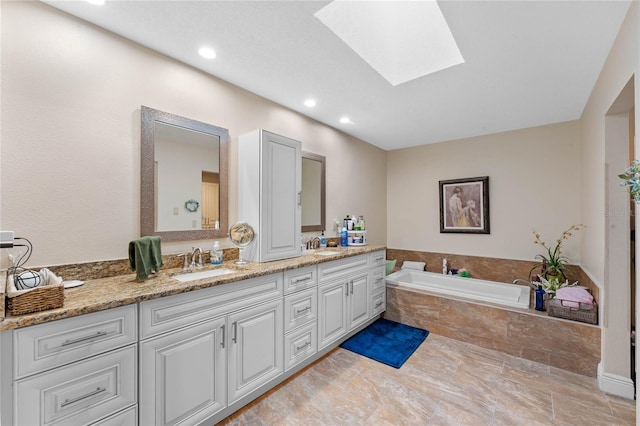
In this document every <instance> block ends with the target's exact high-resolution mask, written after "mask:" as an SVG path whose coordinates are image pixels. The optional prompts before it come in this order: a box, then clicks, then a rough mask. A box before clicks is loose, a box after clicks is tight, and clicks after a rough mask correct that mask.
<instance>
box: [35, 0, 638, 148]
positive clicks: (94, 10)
mask: <svg viewBox="0 0 640 426" xmlns="http://www.w3.org/2000/svg"><path fill="white" fill-rule="evenodd" d="M45 2H46V3H48V4H50V5H52V6H54V7H56V8H59V9H61V10H64V11H66V12H68V13H70V14H72V15H75V16H78V17H80V18H82V19H85V20H87V21H89V22H92V23H94V24H96V25H98V26H100V27H103V28H106V29H108V30H110V31H113V32H114V33H117V34H120V35H122V36H123V37H126V38H128V39H131V40H133V41H135V42H138V43H140V44H142V45H145V46H147V47H149V48H151V49H154V50H157V51H159V52H161V53H164V54H166V55H168V56H170V57H173V58H175V59H178V60H180V61H182V62H184V63H187V64H189V65H192V66H194V67H196V68H198V69H201V70H203V71H205V72H208V73H210V74H212V75H214V76H216V77H219V78H221V79H223V80H226V81H229V82H231V83H233V84H235V85H237V86H240V87H242V88H245V89H247V90H249V91H251V92H254V93H257V94H259V95H261V96H263V97H265V98H267V99H270V100H273V101H274V102H277V103H279V104H281V105H284V106H286V107H288V108H291V109H293V110H296V111H298V112H300V113H302V114H305V115H307V116H309V117H312V118H314V119H316V120H318V121H321V122H323V123H326V124H327V125H329V126H332V127H335V128H337V129H340V130H342V131H344V132H346V133H348V134H351V135H353V136H355V137H357V138H360V139H362V140H364V141H366V142H369V143H371V144H373V145H376V146H378V147H380V148H382V149H385V150H392V149H398V148H404V147H410V146H416V145H423V144H429V143H435V142H442V141H447V140H452V139H458V138H464V137H471V136H478V135H484V134H491V133H496V132H501V131H507V130H513V129H520V128H526V127H532V126H538V125H544V124H550V123H556V122H562V121H567V120H575V119H578V118H580V116H581V114H582V111H583V109H584V106H585V103H586V101H587V99H588V97H589V95H590V93H591V90H592V89H593V86H594V84H595V82H596V79H597V77H598V74H599V73H600V70H601V69H602V65H603V64H604V62H605V59H606V57H607V54H608V52H609V50H610V48H611V46H612V44H613V41H614V39H615V37H616V35H617V33H618V31H619V29H620V26H621V24H622V21H623V19H624V17H625V14H626V12H627V9H628V7H629V4H630V0H625V1H613V0H600V1H576V0H567V1H544V0H538V1H515V0H511V1H485V0H476V1H439V4H440V8H441V10H442V13H443V14H444V17H445V19H446V20H447V22H448V23H449V26H450V28H451V32H452V33H453V36H454V38H455V40H456V42H457V44H458V47H459V49H460V52H461V53H462V56H463V58H464V61H465V62H464V63H463V64H460V65H456V66H453V67H451V68H447V69H445V70H442V71H439V72H436V73H434V74H430V75H426V76H424V77H420V78H417V79H415V80H411V81H409V82H406V83H403V84H400V85H397V86H395V87H394V86H392V85H391V84H390V83H389V82H388V81H386V80H385V79H384V78H383V77H381V76H380V74H378V73H377V72H376V71H375V70H374V69H373V68H371V67H370V66H369V65H367V63H366V62H364V60H363V59H362V58H361V57H360V56H358V54H356V53H355V52H354V51H352V50H351V49H349V48H348V47H347V45H346V44H344V43H343V42H342V41H341V40H340V39H339V38H338V37H337V36H336V35H335V34H334V33H332V32H331V30H329V29H328V28H327V27H326V26H325V25H323V24H322V23H321V22H320V21H319V19H318V18H316V17H315V16H314V14H315V13H316V12H317V11H318V10H320V9H322V8H323V7H324V6H325V5H327V4H328V3H329V2H327V1H269V0H262V1H191V0H178V1H152V0H151V1H112V0H107V3H106V4H105V5H104V6H95V5H92V4H89V3H87V2H85V1H81V0H78V1H75V0H71V1H70V0H66V1H59V0H57V1H49V0H46V1H45ZM399 24H400V25H401V23H399ZM202 45H209V46H210V47H212V48H213V49H214V50H215V51H216V53H217V57H216V58H215V59H213V60H207V59H204V58H201V57H200V56H199V55H198V54H197V51H198V49H199V48H200V47H201V46H202ZM308 97H313V98H315V99H316V100H317V105H316V106H315V107H314V108H307V107H305V106H304V105H303V101H304V100H305V99H306V98H308ZM343 115H347V116H349V117H350V119H351V120H352V123H348V124H341V123H340V122H339V121H338V120H339V118H340V117H341V116H343Z"/></svg>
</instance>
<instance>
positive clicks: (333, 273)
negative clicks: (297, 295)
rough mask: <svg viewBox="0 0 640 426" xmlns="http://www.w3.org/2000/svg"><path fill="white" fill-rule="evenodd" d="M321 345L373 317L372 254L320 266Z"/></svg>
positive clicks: (319, 332) (319, 337) (330, 341)
mask: <svg viewBox="0 0 640 426" xmlns="http://www.w3.org/2000/svg"><path fill="white" fill-rule="evenodd" d="M318 277H319V279H320V282H319V284H318V303H319V318H320V322H319V325H318V340H319V342H318V346H319V348H320V349H323V348H325V347H327V346H329V345H331V344H332V343H333V342H335V341H336V340H338V339H340V338H341V337H342V336H344V335H345V334H346V333H348V332H349V331H350V330H353V329H354V328H356V327H358V326H359V325H361V324H363V323H365V322H367V320H369V319H370V309H369V307H370V296H369V295H370V290H369V278H370V277H369V257H368V255H360V256H355V257H350V258H346V259H340V260H335V261H333V262H327V263H324V264H321V265H319V266H318Z"/></svg>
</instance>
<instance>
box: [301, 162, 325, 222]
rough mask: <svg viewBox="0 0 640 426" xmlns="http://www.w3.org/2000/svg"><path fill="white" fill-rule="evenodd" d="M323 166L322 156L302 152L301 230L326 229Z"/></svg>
mask: <svg viewBox="0 0 640 426" xmlns="http://www.w3.org/2000/svg"><path fill="white" fill-rule="evenodd" d="M325 168H326V159H325V157H324V156H322V155H318V154H313V153H310V152H302V232H311V231H323V230H325V229H326V227H325V226H326V223H325Z"/></svg>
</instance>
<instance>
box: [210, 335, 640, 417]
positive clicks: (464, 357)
mask: <svg viewBox="0 0 640 426" xmlns="http://www.w3.org/2000/svg"><path fill="white" fill-rule="evenodd" d="M635 418H636V415H635V401H629V400H626V399H623V398H618V397H614V396H609V395H606V394H604V393H603V392H601V391H600V390H599V388H598V383H597V380H596V379H594V378H592V377H587V376H583V375H580V374H576V373H572V372H569V371H565V370H561V369H558V368H555V367H549V366H548V365H545V364H540V363H537V362H534V361H529V360H526V359H523V358H518V357H515V356H511V355H506V354H503V353H501V352H497V351H494V350H491V349H485V348H482V347H479V346H474V345H470V344H468V343H462V342H459V341H457V340H453V339H450V338H447V337H443V336H440V335H437V334H433V333H431V334H430V335H429V336H428V337H427V339H426V340H425V341H424V342H423V343H422V345H420V347H418V349H417V350H416V351H415V352H414V354H413V355H412V356H411V357H410V358H409V360H407V362H406V363H405V364H404V365H403V366H402V367H401V368H400V369H396V368H393V367H389V366H387V365H384V364H380V363H378V362H376V361H373V360H371V359H369V358H366V357H362V356H360V355H358V354H355V353H353V352H350V351H347V350H344V349H341V348H339V349H336V350H334V351H332V352H330V353H329V354H328V355H327V356H325V357H324V358H322V359H321V360H319V361H317V362H316V363H314V364H313V365H311V366H310V367H308V368H306V369H305V370H303V371H301V372H300V373H298V374H297V375H296V376H294V377H292V378H290V379H288V380H287V381H286V382H284V383H283V384H282V385H280V386H279V387H277V388H276V389H274V390H272V391H270V392H269V393H268V394H266V395H264V396H263V397H260V398H259V399H257V400H256V401H254V402H252V403H251V404H249V405H248V406H247V407H245V408H243V409H242V410H240V411H239V412H237V413H235V414H233V415H232V416H230V417H229V418H227V419H225V420H224V421H223V422H221V424H223V425H232V426H235V425H243V426H245V425H255V426H262V425H269V426H271V425H278V426H286V425H296V426H299V425H301V424H304V425H335V426H341V425H348V426H352V425H373V426H378V425H379V426H387V425H393V426H397V425H447V426H450V425H473V426H481V425H505V426H517V425H527V426H538V425H559V426H575V425H590V426H591V425H598V426H599V425H603V426H604V425H629V426H631V425H635V423H636V420H635Z"/></svg>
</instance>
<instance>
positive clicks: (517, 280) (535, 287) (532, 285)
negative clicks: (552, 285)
mask: <svg viewBox="0 0 640 426" xmlns="http://www.w3.org/2000/svg"><path fill="white" fill-rule="evenodd" d="M519 282H522V283H524V284H526V285H528V286H529V287H531V288H532V289H534V290H536V289H537V288H538V286H536V285H535V284H534V283H532V282H531V281H527V280H525V279H523V278H516V279H515V280H513V284H518V283H519Z"/></svg>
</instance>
